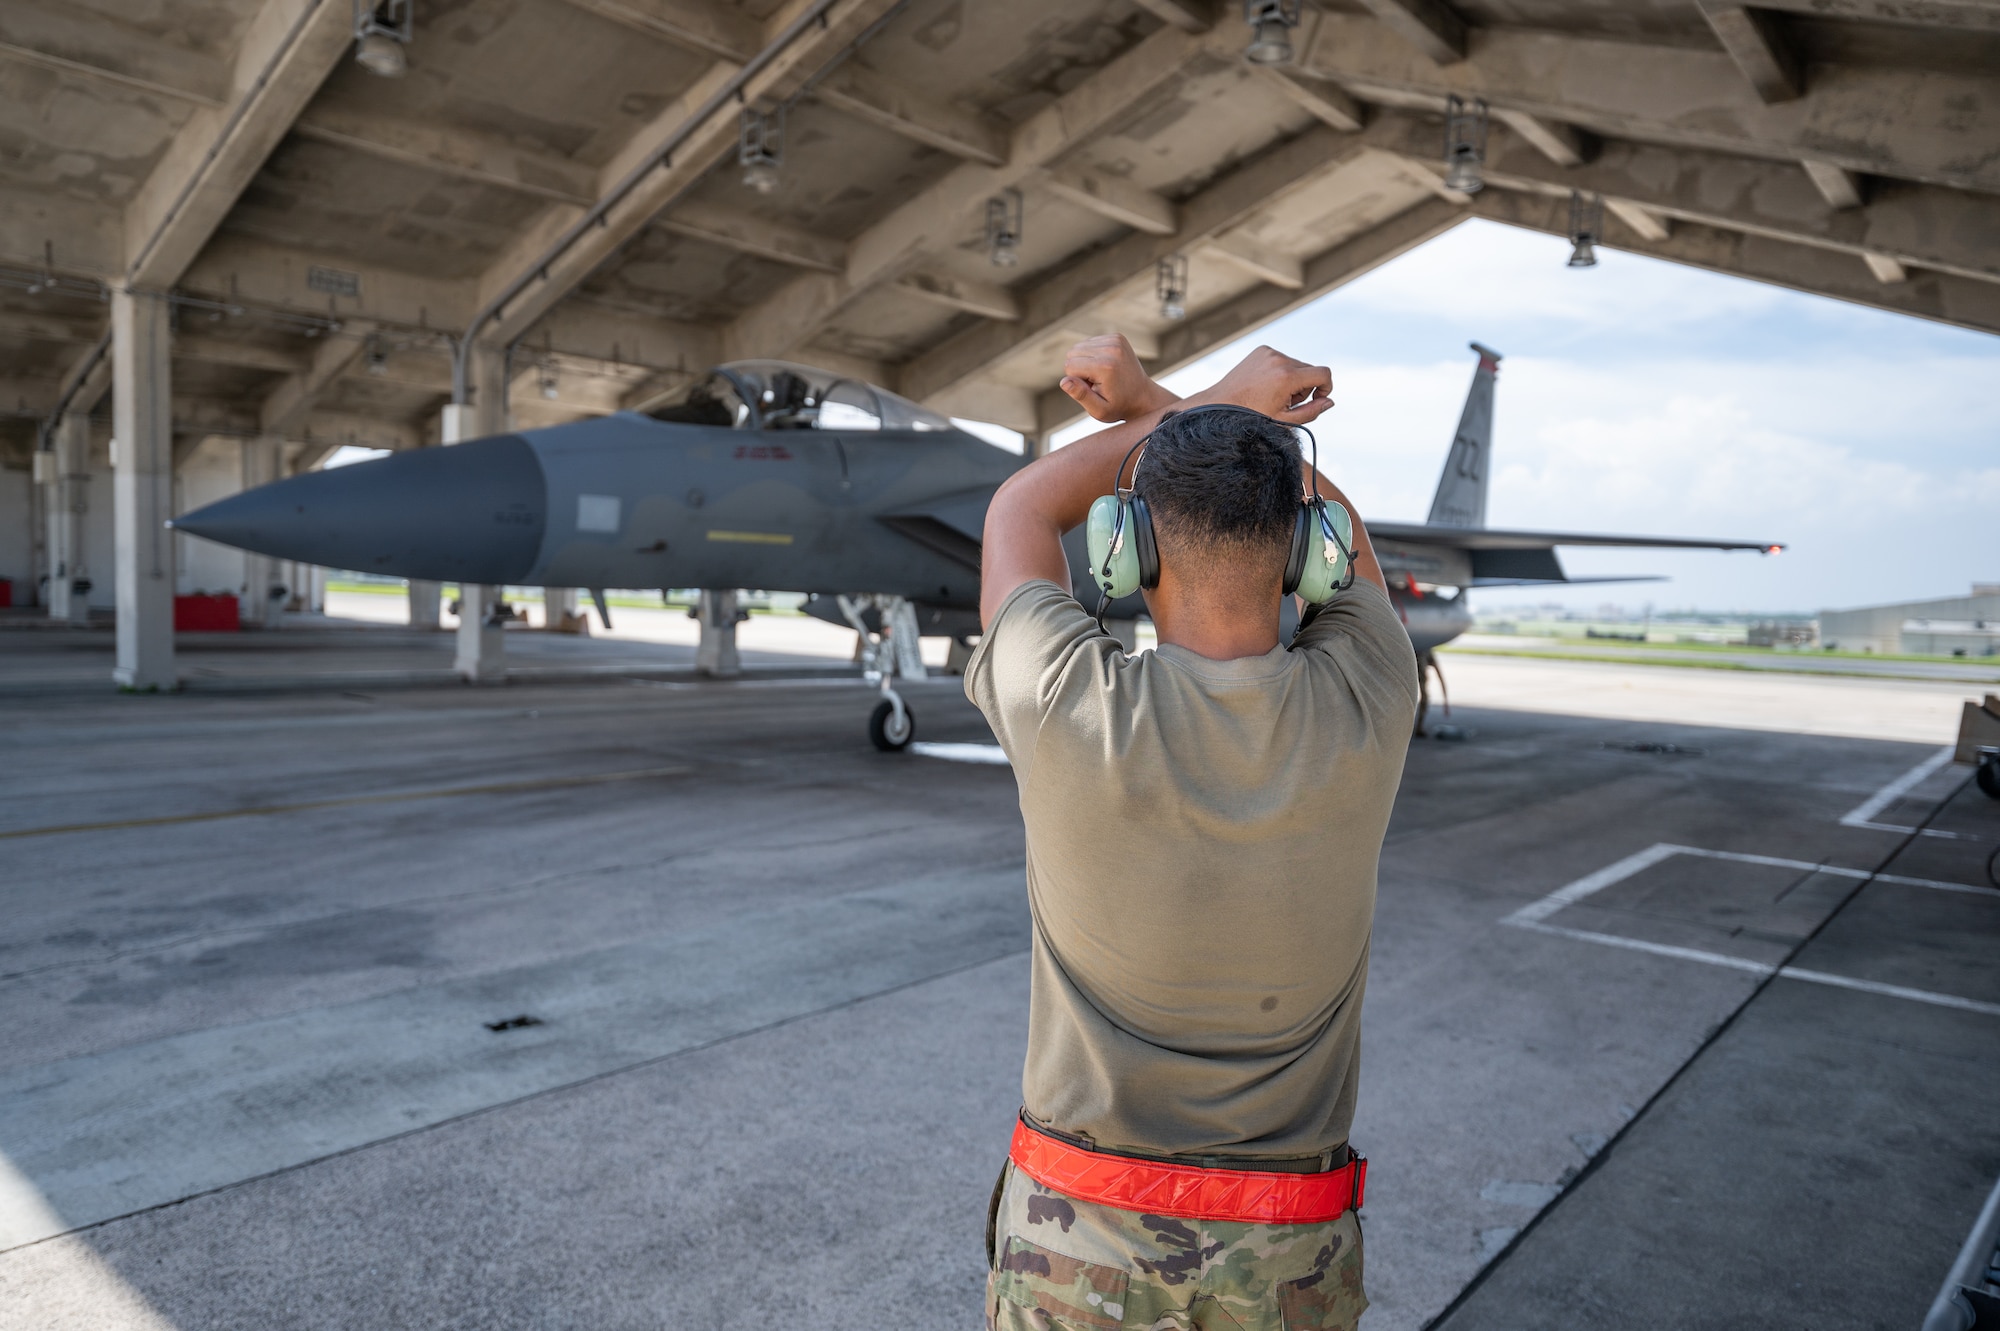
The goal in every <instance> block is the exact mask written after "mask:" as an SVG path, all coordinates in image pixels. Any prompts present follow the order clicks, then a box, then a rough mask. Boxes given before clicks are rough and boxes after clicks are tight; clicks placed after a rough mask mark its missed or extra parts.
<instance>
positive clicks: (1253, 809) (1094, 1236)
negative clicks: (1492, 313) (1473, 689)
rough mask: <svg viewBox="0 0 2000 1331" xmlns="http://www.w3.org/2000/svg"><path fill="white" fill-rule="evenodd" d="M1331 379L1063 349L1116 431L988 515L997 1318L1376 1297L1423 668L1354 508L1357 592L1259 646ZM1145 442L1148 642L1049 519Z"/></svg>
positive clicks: (1342, 1310) (1303, 1306) (1318, 370)
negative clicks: (1016, 812) (1006, 866)
mask: <svg viewBox="0 0 2000 1331" xmlns="http://www.w3.org/2000/svg"><path fill="white" fill-rule="evenodd" d="M1331 384H1332V379H1331V375H1330V372H1329V371H1328V370H1327V369H1326V368H1325V367H1323V366H1311V365H1306V364H1303V363H1301V362H1299V361H1295V360H1292V359H1290V358H1289V357H1285V356H1282V355H1280V354H1278V353H1277V352H1275V351H1273V350H1271V349H1270V348H1268V347H1260V348H1258V349H1257V350H1256V351H1255V352H1253V353H1252V354H1251V355H1250V356H1249V357H1247V358H1246V359H1245V360H1244V361H1243V362H1242V363H1241V364H1239V365H1237V366H1236V367H1235V368H1234V369H1233V370H1231V371H1230V372H1229V373H1228V374H1227V375H1226V376H1224V378H1223V379H1222V380H1220V381H1219V382H1218V383H1216V384H1215V385H1214V386H1213V387H1212V388H1210V389H1208V390H1207V391H1206V392H1204V393H1200V394H1197V395H1195V396H1194V397H1192V398H1189V399H1187V400H1186V401H1181V400H1179V399H1176V398H1175V397H1174V395H1173V394H1171V393H1170V392H1168V391H1167V390H1165V389H1164V388H1162V387H1161V386H1160V385H1159V384H1158V383H1156V382H1154V381H1153V380H1152V379H1150V378H1149V377H1148V376H1147V375H1146V373H1145V371H1144V370H1143V369H1142V368H1141V366H1140V365H1139V362H1138V359H1137V358H1136V357H1135V356H1134V355H1133V354H1132V350H1131V347H1130V346H1129V344H1127V343H1126V342H1125V340H1124V339H1123V338H1122V337H1116V336H1112V337H1107V338H1095V339H1092V340H1090V341H1088V342H1085V343H1081V344H1079V345H1078V346H1077V347H1076V348H1075V349H1074V350H1072V352H1071V353H1070V355H1069V359H1068V361H1067V363H1066V364H1065V366H1064V377H1063V381H1062V386H1063V389H1064V391H1065V392H1067V393H1069V394H1070V396H1071V397H1073V398H1075V399H1076V400H1077V401H1078V402H1079V403H1081V404H1082V405H1083V406H1084V408H1085V409H1086V410H1087V411H1089V412H1090V414H1091V415H1092V416H1094V417H1096V418H1097V419H1099V420H1104V421H1117V422H1121V423H1120V424H1117V425H1114V426H1112V427H1111V428H1109V429H1106V430H1104V431H1102V432H1100V433H1098V434H1095V435H1092V436H1090V437H1089V438H1087V439H1084V440H1082V441H1080V442H1078V443H1075V444H1072V445H1071V446H1069V447H1068V448H1065V449H1062V450H1061V451H1059V452H1056V453H1054V454H1051V455H1050V456H1048V457H1046V458H1043V459H1041V460H1039V461H1037V462H1035V463H1033V464H1032V465H1030V466H1028V467H1026V468H1024V469H1023V470H1022V471H1020V472H1019V473H1017V474H1016V475H1015V476H1014V477H1013V478H1012V479H1010V480H1009V481H1008V482H1007V483H1006V484H1005V485H1003V486H1001V487H1000V490H999V492H998V493H997V494H996V495H995V496H994V498H993V502H992V504H991V506H990V507H989V509H988V510H987V516H986V529H985V549H984V554H983V568H982V571H981V580H982V581H981V590H980V616H981V620H982V622H983V624H984V625H985V635H984V637H983V639H982V640H981V642H980V644H979V648H978V650H977V651H976V652H975V653H974V654H973V657H972V660H971V662H970V664H969V666H968V668H967V670H966V675H965V687H966V693H967V694H968V695H969V696H970V697H971V698H972V700H973V701H974V702H975V703H976V704H977V705H978V706H979V709H980V710H981V711H982V712H983V713H984V714H985V716H986V719H987V721H988V722H989V723H990V724H991V726H992V728H993V733H994V734H995V735H996V736H997V737H998V738H999V741H1000V745H1001V747H1002V748H1003V749H1004V750H1005V751H1006V754H1007V757H1008V759H1009V760H1010V761H1011V762H1012V764H1013V768H1014V773H1015V777H1016V780H1017V781H1018V783H1019V787H1020V798H1021V812H1022V816H1023V819H1024V820H1025V822H1026V825H1027V861H1028V871H1027V881H1028V900H1029V907H1030V911H1031V914H1032V916H1033V921H1034V942H1033V951H1032V962H1031V974H1032V981H1031V984H1032V995H1031V1000H1030V1006H1029V1025H1028V1057H1027V1065H1026V1069H1025V1072H1024V1075H1023V1078H1022V1097H1023V1107H1022V1110H1021V1114H1020V1121H1019V1122H1018V1123H1017V1124H1016V1126H1015V1129H1014V1139H1013V1146H1012V1149H1011V1152H1010V1160H1009V1163H1008V1166H1007V1168H1006V1169H1005V1170H1004V1171H1003V1173H1002V1175H1001V1178H1000V1182H999V1184H998V1185H997V1186H996V1188H995V1195H994V1204H993V1210H992V1213H991V1217H990V1220H989V1226H988V1233H989V1240H988V1247H989V1254H988V1256H989V1263H990V1275H989V1278H988V1292H987V1299H986V1305H987V1321H988V1325H989V1326H991V1327H995V1328H998V1329H999V1331H1013V1329H1015V1328H1036V1331H1050V1328H1072V1327H1091V1328H1114V1327H1131V1328H1149V1329H1152V1331H1164V1329H1165V1328H1188V1329H1190V1331H1195V1329H1206V1328H1214V1329H1218V1331H1219V1329H1221V1328H1227V1329H1228V1331H1239V1329H1240V1331H1307V1329H1309V1328H1325V1327H1340V1328H1346V1327H1352V1326H1353V1325H1354V1324H1355V1322H1356V1321H1357V1319H1359V1317H1360V1316H1361V1313H1362V1311H1363V1310H1364V1309H1365V1308H1366V1307H1367V1298H1366V1296H1365V1295H1364V1294H1363V1292H1362V1283H1361V1227H1360V1223H1359V1220H1358V1219H1357V1217H1356V1215H1355V1208H1356V1207H1357V1206H1358V1205H1359V1202H1360V1197H1361V1192H1362V1176H1363V1172H1364V1167H1363V1165H1362V1164H1361V1163H1360V1162H1359V1160H1358V1158H1357V1157H1355V1155H1354V1153H1353V1152H1352V1151H1351V1150H1350V1148H1349V1146H1348V1141H1347V1137H1348V1126H1349V1123H1350V1122H1351V1120H1352V1118H1353V1114H1354V1100H1355V1082H1356V1077H1357V1075H1358V1070H1359V1057H1358V1056H1359V1044H1360V1020H1361V998H1362V991H1363V989H1364V988H1365V985H1366V980H1367V975H1368V940H1369V930H1370V927H1371V923H1372V919H1373V914H1374V903H1375V874H1376V864H1377V861H1378V859H1379V857H1380V853H1381V847H1382V837H1383V833H1384V831H1385V830H1386V828H1387V826H1388V821H1389V812H1390V807H1391V805H1392V804H1393V802H1394V800H1395V794H1396V786H1397V783H1398V782H1399V781H1400V780H1401V777H1402V770H1403V758H1404V752H1405V749H1406V747H1407V745H1408V741H1409V735H1410V727H1411V720H1412V717H1413V716H1414V713H1415V709H1416V704H1417V692H1418V688H1417V667H1416V661H1415V658H1414V655H1413V653H1412V651H1411V647H1410V641H1409V638H1408V636H1407V635H1406V634H1405V633H1404V631H1403V628H1402V625H1401V623H1400V622H1399V620H1398V617H1397V614H1396V612H1395V610H1394V609H1393V608H1392V607H1391V605H1390V602H1389V597H1388V591H1387V587H1386V584H1385V583H1384V582H1383V579H1382V570H1381V567H1380V565H1379V564H1378V563H1377V561H1376V558H1375V554H1374V550H1373V548H1372V546H1371V545H1370V543H1369V540H1368V535H1367V532H1366V530H1365V528H1364V527H1363V526H1362V524H1361V522H1360V520H1359V516H1358V515H1356V517H1355V522H1354V548H1353V556H1354V557H1353V561H1352V562H1353V567H1354V570H1355V573H1356V577H1355V578H1354V580H1353V583H1352V585H1351V586H1350V587H1349V588H1348V589H1347V590H1345V591H1343V592H1342V593H1340V594H1339V595H1338V596H1337V597H1336V598H1335V599H1334V600H1333V602H1332V603H1331V604H1330V605H1329V606H1327V607H1326V609H1325V610H1324V612H1323V613H1321V614H1319V615H1318V616H1317V617H1316V618H1314V619H1312V620H1311V622H1310V623H1309V625H1308V626H1307V627H1306V628H1305V629H1304V630H1303V631H1302V632H1301V633H1300V634H1299V635H1298V636H1297V638H1296V639H1295V640H1294V641H1293V642H1291V643H1289V644H1287V643H1283V642H1281V641H1280V639H1279V614H1280V600H1281V593H1280V589H1281V587H1282V585H1283V580H1284V576H1285V568H1286V562H1287V557H1288V554H1289V552H1290V549H1291V545H1292V540H1293V533H1294V528H1295V524H1296V522H1297V519H1298V513H1299V508H1300V505H1301V503H1302V501H1303V499H1304V497H1305V495H1306V494H1307V493H1308V492H1309V490H1310V486H1311V482H1312V480H1313V476H1312V473H1311V469H1310V468H1309V467H1308V466H1307V464H1305V462H1304V460H1303V457H1302V454H1301V452H1300V449H1299V445H1298V439H1297V436H1296V432H1295V431H1294V430H1293V429H1292V428H1291V427H1293V426H1295V425H1304V424H1305V423H1307V422H1309V421H1312V420H1314V419H1316V418H1317V417H1318V416H1319V415H1320V413H1322V412H1323V411H1325V410H1326V408H1327V407H1329V406H1330V405H1332V404H1331V401H1330V399H1329V397H1328V393H1329V392H1330V389H1331ZM1216 403H1233V404H1236V405H1237V406H1239V407H1248V408H1250V409H1251V411H1250V412H1245V411H1224V410H1210V411H1203V410H1200V408H1201V407H1203V406H1204V405H1208V404H1216ZM1252 413H1261V415H1256V414H1252ZM1163 418H1164V421H1163ZM1141 440H1144V441H1145V442H1144V446H1143V448H1142V449H1141V450H1140V452H1139V456H1138V459H1137V461H1136V464H1135V465H1134V467H1133V469H1132V470H1131V471H1130V472H1129V473H1127V475H1128V477H1129V479H1130V480H1131V481H1132V483H1133V485H1134V487H1135V489H1136V493H1137V494H1138V495H1139V496H1140V497H1141V498H1142V499H1144V500H1145V502H1146V504H1147V506H1148V507H1149V509H1150V512H1151V519H1152V524H1153V528H1154V532H1155V537H1156V542H1157V550H1158V566H1159V573H1158V584H1157V586H1155V587H1154V588H1152V589H1151V590H1149V591H1148V592H1147V593H1146V603H1147V608H1148V610H1149V611H1150V612H1151V615H1152V620H1153V624H1154V627H1155V629H1156V631H1157V633H1158V636H1159V648H1158V650H1156V651H1153V652H1148V653H1141V654H1137V655H1127V654H1126V653H1125V651H1124V650H1123V649H1122V648H1121V646H1120V645H1119V643H1118V642H1117V641H1116V640H1115V639H1113V638H1111V637H1110V636H1108V635H1107V634H1105V633H1104V632H1103V631H1102V630H1101V629H1100V628H1099V627H1098V625H1097V623H1096V622H1095V621H1094V620H1093V618H1092V616H1091V614H1090V613H1088V612H1087V611H1086V610H1085V608H1084V607H1083V606H1082V605H1081V604H1079V603H1078V601H1077V600H1076V599H1075V598H1074V597H1073V596H1072V594H1071V590H1070V588H1071V583H1070V571H1069V566H1068V563H1067V561H1066V560H1065V558H1064V554H1063V549H1062V544H1061V538H1062V534H1063V533H1064V532H1065V531H1068V530H1069V529H1071V528H1073V527H1076V526H1078V525H1079V524H1080V523H1082V522H1083V521H1084V519H1085V516H1086V514H1087V513H1088V511H1089V509H1090V505H1091V503H1092V501H1093V500H1094V499H1096V498H1097V497H1098V496H1099V495H1103V494H1107V493H1110V492H1111V491H1112V489H1113V477H1114V473H1116V472H1119V471H1120V468H1121V460H1122V459H1124V458H1125V457H1126V455H1127V453H1128V451H1129V450H1131V448H1132V446H1133V445H1134V444H1135V443H1139V442H1140V441H1141ZM1318 484H1319V492H1320V493H1321V494H1323V495H1325V496H1326V497H1328V498H1329V499H1337V500H1339V501H1340V502H1342V503H1346V498H1345V496H1343V495H1341V494H1340V492H1339V491H1338V490H1337V489H1336V488H1335V487H1334V486H1333V485H1332V484H1331V483H1330V482H1329V481H1327V480H1326V479H1325V478H1324V477H1323V476H1322V477H1319V478H1318ZM1348 509H1349V512H1350V513H1352V511H1353V505H1352V504H1348Z"/></svg>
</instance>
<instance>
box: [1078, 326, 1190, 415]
mask: <svg viewBox="0 0 2000 1331" xmlns="http://www.w3.org/2000/svg"><path fill="white" fill-rule="evenodd" d="M1062 391H1063V392H1065V393H1067V394H1069V395H1070V396H1071V397H1072V398H1074V399H1075V400H1076V403H1077V405H1078V406H1080V407H1082V408H1083V409H1084V410H1085V411H1087V412H1089V413H1090V416H1091V419H1093V420H1100V421H1107V422H1109V421H1129V420H1131V419H1132V418H1133V417H1135V416H1144V415H1145V414H1146V413H1147V412H1151V411H1158V410H1160V409H1161V408H1163V407H1170V406H1172V405H1173V404H1174V403H1176V402H1178V401H1179V400H1180V399H1179V398H1177V397H1175V396H1174V395H1173V394H1172V393H1170V392H1168V391H1167V390H1166V389H1164V388H1162V387H1160V386H1159V384H1157V383H1155V382H1153V377H1152V376H1151V375H1149V374H1147V373H1146V369H1145V367H1144V366H1143V365H1141V364H1139V356H1138V353H1137V352H1135V351H1133V350H1132V344H1131V343H1130V342H1127V341H1126V340H1125V335H1124V334H1122V333H1106V334H1104V335H1103V336H1101V337H1092V338H1086V339H1085V340H1084V341H1082V342H1079V343H1077V344H1076V345H1075V346H1073V347H1071V348H1070V349H1069V355H1068V356H1067V357H1065V358H1064V359H1063V377H1062Z"/></svg>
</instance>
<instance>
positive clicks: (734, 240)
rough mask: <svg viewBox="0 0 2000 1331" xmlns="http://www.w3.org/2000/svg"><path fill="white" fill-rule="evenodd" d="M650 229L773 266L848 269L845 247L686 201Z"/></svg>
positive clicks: (810, 233)
mask: <svg viewBox="0 0 2000 1331" xmlns="http://www.w3.org/2000/svg"><path fill="white" fill-rule="evenodd" d="M653 225H655V226H656V227H658V228H659V229H660V230H662V231H670V232H672V233H673V234H674V235H677V236H686V237H688V238H689V239H690V240H705V241H707V242H708V243H710V244H712V245H720V246H722V247H723V248H725V249H731V250H735V251H736V252H737V253H739V254H749V255H754V256H755V257H757V258H759V259H768V260H770V261H771V262H773V263H782V264H788V265H790V266H791V267H794V268H808V269H811V270H812V271H814V272H820V273H837V272H839V271H840V270H841V269H842V268H844V267H846V266H847V246H846V245H845V244H843V243H842V242H840V241H837V240H830V239H828V238H827V237H825V236H822V235H820V234H818V233H817V232H813V231H807V230H805V229H803V228H801V227H791V226H784V225H782V224H780V223H777V222H767V221H765V220H764V219H763V218H761V217H752V216H751V215H750V214H748V213H739V212H736V211H734V210H732V209H727V208H719V207H717V206H716V205H714V204H712V203H706V202H703V201H702V200H699V199H689V200H688V201H686V202H685V203H682V204H679V205H677V206H676V207H675V208H674V209H673V211H671V212H668V213H665V214H663V215H661V217H660V219H659V220H658V221H657V222H655V223H654V224H653Z"/></svg>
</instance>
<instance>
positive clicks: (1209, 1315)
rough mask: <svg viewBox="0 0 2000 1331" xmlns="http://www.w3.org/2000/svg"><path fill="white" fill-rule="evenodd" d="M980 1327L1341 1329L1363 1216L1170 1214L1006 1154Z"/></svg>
mask: <svg viewBox="0 0 2000 1331" xmlns="http://www.w3.org/2000/svg"><path fill="white" fill-rule="evenodd" d="M992 1233H993V1252H992V1253H990V1254H989V1258H990V1259H991V1271H990V1273H989V1274H988V1276H987V1284H986V1325H987V1327H988V1328H989V1331H1080V1328H1085V1327H1088V1328H1092V1331H1113V1329H1114V1328H1127V1329H1128V1331H1350V1329H1351V1328H1352V1327H1354V1326H1355V1324H1356V1323H1357V1322H1359V1321H1360V1319H1361V1313H1362V1311H1363V1310H1364V1309H1365V1308H1367V1307H1368V1298H1367V1296H1366V1295H1365V1294H1363V1293H1362V1292H1361V1222H1360V1220H1359V1218H1357V1217H1356V1215H1355V1214H1354V1212H1352V1211H1349V1212H1347V1214H1345V1215H1343V1216H1341V1217H1340V1218H1339V1219H1337V1220H1327V1221H1323V1222H1321V1223H1319V1224H1312V1225H1252V1224H1241V1223H1235V1222H1216V1221H1208V1220H1176V1219H1172V1218H1170V1217H1167V1216H1156V1215H1141V1214H1140V1213H1138V1212H1136V1211H1120V1210H1117V1209H1115V1208H1113V1207H1109V1206H1099V1205H1096V1204H1095V1203H1092V1202H1084V1201H1078V1200H1076V1199H1075V1198H1071V1197H1065V1196H1063V1195H1062V1194H1061V1193H1058V1192H1053V1191H1051V1190H1049V1189H1048V1188H1045V1187H1043V1186H1042V1185H1041V1184H1039V1183H1037V1182H1036V1181H1035V1180H1033V1179H1031V1178H1029V1177H1028V1176H1027V1175H1026V1174H1024V1173H1022V1172H1021V1171H1020V1170H1018V1169H1015V1168H1014V1167H1013V1166H1012V1165H1011V1164H1010V1165H1008V1167H1007V1169H1006V1171H1005V1172H1004V1173H1003V1174H1002V1175H1001V1183H1000V1186H999V1188H998V1189H997V1190H996V1193H995V1209H994V1215H993V1226H992Z"/></svg>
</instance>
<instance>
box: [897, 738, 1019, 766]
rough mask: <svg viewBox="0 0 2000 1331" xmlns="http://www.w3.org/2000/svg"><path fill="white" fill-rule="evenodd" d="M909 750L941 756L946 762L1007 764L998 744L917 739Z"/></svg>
mask: <svg viewBox="0 0 2000 1331" xmlns="http://www.w3.org/2000/svg"><path fill="white" fill-rule="evenodd" d="M910 752H911V753H914V754H916V755H918V756H919V757H923V758H942V759H944V760H945V761H946V762H948V763H984V764H989V765H991V766H994V767H1005V766H1007V755H1006V754H1005V753H1003V752H1002V751H1001V749H1000V746H999V745H998V744H926V743H924V742H923V741H921V740H919V741H918V742H916V743H915V744H912V745H911V746H910Z"/></svg>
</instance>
